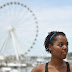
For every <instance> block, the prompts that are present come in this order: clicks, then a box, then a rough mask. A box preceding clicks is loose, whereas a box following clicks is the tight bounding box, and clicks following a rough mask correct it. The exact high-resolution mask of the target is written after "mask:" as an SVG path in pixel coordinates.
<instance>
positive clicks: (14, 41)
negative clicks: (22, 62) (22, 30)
mask: <svg viewBox="0 0 72 72" xmlns="http://www.w3.org/2000/svg"><path fill="white" fill-rule="evenodd" d="M10 33H11V37H12V41H13V46H14V50H15V53H16V58H17V60H19V55H18V51H17V46H16V45H17V40H16V37H15V34H14V32H10Z"/></svg>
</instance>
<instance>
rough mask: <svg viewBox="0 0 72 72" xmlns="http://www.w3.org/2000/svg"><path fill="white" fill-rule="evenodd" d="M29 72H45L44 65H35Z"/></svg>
mask: <svg viewBox="0 0 72 72" xmlns="http://www.w3.org/2000/svg"><path fill="white" fill-rule="evenodd" d="M31 72H45V63H43V64H39V65H37V66H36V67H35V68H33V69H32V71H31Z"/></svg>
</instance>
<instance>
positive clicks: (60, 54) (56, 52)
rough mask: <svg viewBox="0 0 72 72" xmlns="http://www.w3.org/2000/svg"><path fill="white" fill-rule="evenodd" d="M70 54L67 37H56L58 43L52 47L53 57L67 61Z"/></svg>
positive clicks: (55, 42)
mask: <svg viewBox="0 0 72 72" xmlns="http://www.w3.org/2000/svg"><path fill="white" fill-rule="evenodd" d="M67 52H68V41H67V38H66V37H65V36H62V35H58V36H56V41H54V43H53V45H52V46H51V54H52V56H53V57H56V58H60V59H65V58H66V55H67Z"/></svg>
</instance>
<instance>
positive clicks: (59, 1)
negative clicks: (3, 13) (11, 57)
mask: <svg viewBox="0 0 72 72" xmlns="http://www.w3.org/2000/svg"><path fill="white" fill-rule="evenodd" d="M9 1H11V0H0V3H1V4H2V3H6V2H9ZM12 1H17V2H18V1H19V2H21V3H24V4H26V5H27V6H29V8H31V9H32V11H33V12H34V13H35V15H36V17H37V20H38V22H39V23H38V26H39V33H38V38H37V41H36V44H35V45H34V47H33V49H31V51H30V52H29V53H28V55H31V56H32V55H35V56H49V54H48V53H47V52H46V51H45V48H44V45H43V44H44V40H45V37H46V36H47V34H48V32H50V31H53V30H58V31H63V32H65V33H66V35H67V38H68V41H69V52H72V31H71V29H72V0H12ZM19 12H20V13H21V11H19ZM29 27H30V25H29ZM28 29H29V28H28ZM17 33H18V31H17ZM22 34H23V32H22ZM4 36H5V35H4ZM25 36H26V35H25ZM25 38H26V39H28V38H30V40H29V39H28V40H29V41H28V42H26V40H25V44H26V46H27V44H28V43H29V42H30V41H31V39H32V37H29V36H26V37H25ZM19 39H20V38H19ZM21 40H22V39H21ZM32 40H33V39H32ZM21 45H22V43H21Z"/></svg>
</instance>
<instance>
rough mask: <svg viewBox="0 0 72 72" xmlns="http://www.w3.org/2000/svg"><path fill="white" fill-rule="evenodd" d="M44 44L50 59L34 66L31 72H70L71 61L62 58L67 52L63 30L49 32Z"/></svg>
mask: <svg viewBox="0 0 72 72" xmlns="http://www.w3.org/2000/svg"><path fill="white" fill-rule="evenodd" d="M44 45H45V49H46V51H47V52H50V53H51V60H50V61H49V62H48V63H44V64H40V65H38V66H36V67H35V68H34V69H32V71H31V72H72V63H69V62H66V61H64V60H63V59H65V58H66V56H67V52H68V40H67V38H66V35H65V34H64V33H63V32H57V31H52V32H50V33H49V35H48V36H47V37H46V39H45V42H44Z"/></svg>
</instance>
